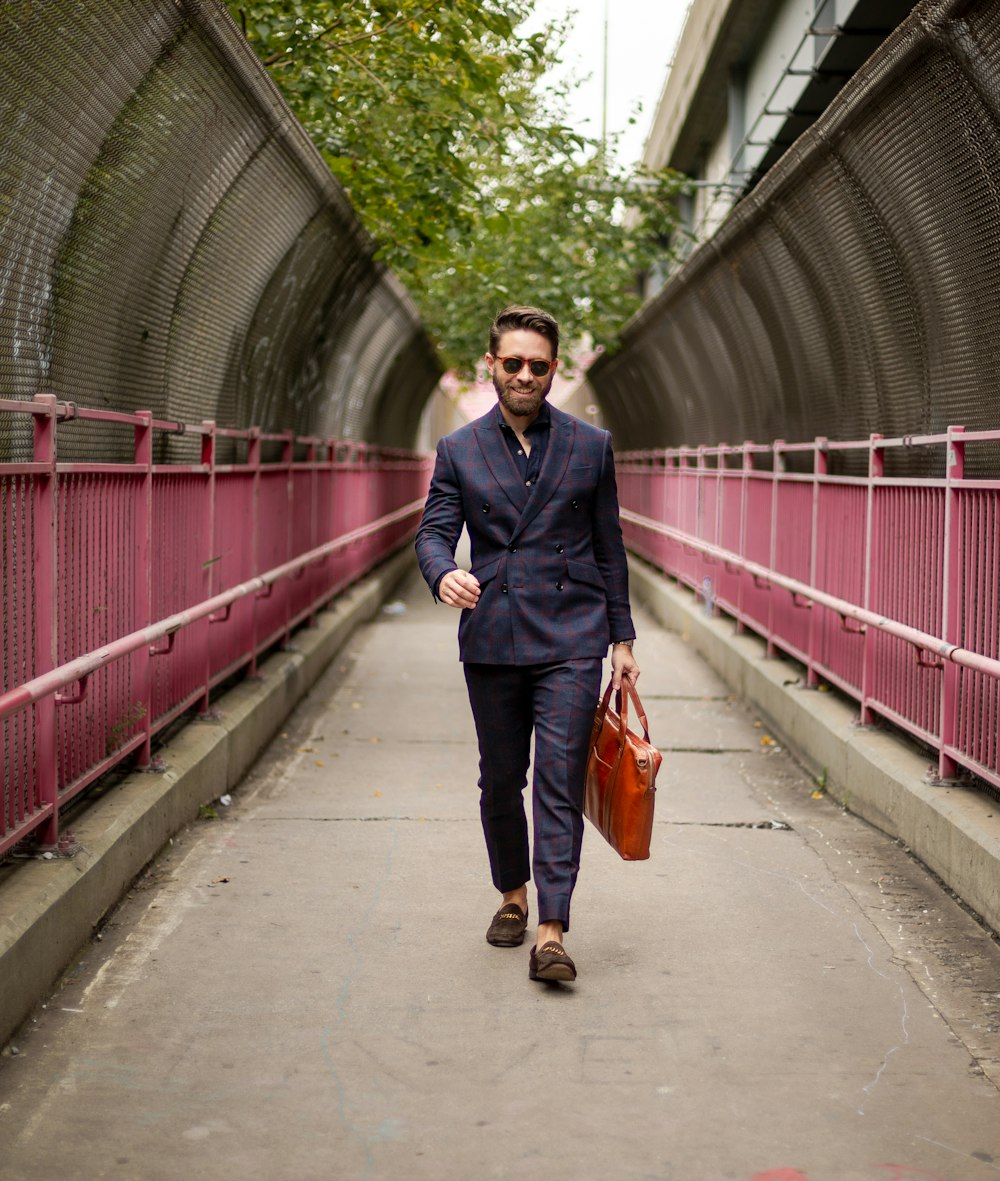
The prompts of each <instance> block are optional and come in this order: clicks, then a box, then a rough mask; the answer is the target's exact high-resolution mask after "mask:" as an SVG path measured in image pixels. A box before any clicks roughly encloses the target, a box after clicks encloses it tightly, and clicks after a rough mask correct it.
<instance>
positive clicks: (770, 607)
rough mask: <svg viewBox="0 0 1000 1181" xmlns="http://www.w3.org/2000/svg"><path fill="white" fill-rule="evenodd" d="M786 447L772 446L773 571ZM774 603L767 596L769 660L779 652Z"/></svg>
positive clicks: (781, 441)
mask: <svg viewBox="0 0 1000 1181" xmlns="http://www.w3.org/2000/svg"><path fill="white" fill-rule="evenodd" d="M784 445H785V440H784V439H775V440H774V443H773V444H772V445H771V457H772V458H771V544H770V556H769V558H768V565H769V566H770V568H771V569H772V570H777V569H778V508H779V504H778V500H779V496H778V490H779V488H780V486H781V475H782V473H783V472H784V470H785V457H784V456H783V455H782V453H781V449H782V448H783V447H784ZM769 585H770V584H769ZM774 601H775V596H774V595H773V594H769V595H768V596H767V655H768V657H769V658H770V657H772V656H774V655H775V653H776V652H777V648H776V647H775V644H774Z"/></svg>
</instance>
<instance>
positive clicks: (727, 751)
mask: <svg viewBox="0 0 1000 1181" xmlns="http://www.w3.org/2000/svg"><path fill="white" fill-rule="evenodd" d="M659 749H660V750H662V751H664V752H665V753H667V754H672V755H754V754H757V753H758V750H757V747H755V746H726V747H722V746H661V747H660V748H659Z"/></svg>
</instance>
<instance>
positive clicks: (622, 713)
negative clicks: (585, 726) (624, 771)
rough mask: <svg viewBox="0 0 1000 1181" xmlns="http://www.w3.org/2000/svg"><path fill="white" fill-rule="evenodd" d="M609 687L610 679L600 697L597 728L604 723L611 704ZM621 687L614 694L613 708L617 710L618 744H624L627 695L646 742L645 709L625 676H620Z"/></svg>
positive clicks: (626, 720)
mask: <svg viewBox="0 0 1000 1181" xmlns="http://www.w3.org/2000/svg"><path fill="white" fill-rule="evenodd" d="M611 687H612V681H610V680H609V681H608V687H607V689H605V690H604V697H603V698H602V699H601V706H600V713H599V715H598V717H599V723H598V728H600V726H603V725H604V719H605V717H606V715H607V712H608V706H609V705H610V704H611ZM622 689H624V692H622ZM622 689H619V690H618V692H617V693H616V694H615V709H617V711H618V745H619V746H624V745H625V731H626V730H627V729H628V699H629V697H631V698H632V703H633V705H634V706H635V713H636V717H637V718H638V719H639V722H640V724H641V725H642V734H643V738H644V739H645V740H646V742H649V741H650V738H649V722H648V721H647V720H646V711H645V710H644V709H643V708H642V702H641V701H640V700H639V694H638V693H637V692H636V690H635V686H634V685H633V684H632V682H631V681H630V680H629V679H628V678H627V677H622Z"/></svg>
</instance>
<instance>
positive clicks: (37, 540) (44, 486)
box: [33, 394, 59, 848]
mask: <svg viewBox="0 0 1000 1181" xmlns="http://www.w3.org/2000/svg"><path fill="white" fill-rule="evenodd" d="M35 401H36V402H38V403H41V404H42V405H43V406H45V408H46V413H45V414H36V415H35V416H34V429H35V438H34V456H33V458H34V461H35V463H44V464H45V465H46V466H47V468H48V471H47V472H46V473H45V474H44V475H42V474H36V475H35V476H34V477H33V482H34V494H35V495H34V501H35V503H34V554H33V559H34V566H35V674H34V675H35V676H36V677H38V676H41V675H42V674H43V673H47V672H51V671H52V669H54V668H55V667H56V666H57V664H58V663H59V659H58V639H57V634H58V633H57V627H58V621H57V619H56V613H55V604H56V592H57V583H58V579H59V570H58V560H57V555H58V545H57V536H56V531H57V527H58V523H57V511H58V476H57V474H56V398H55V395H54V394H36V395H35ZM34 710H35V754H36V763H35V774H36V775H37V785H36V790H37V799H38V803H39V806H40V808H41V809H43V810H46V811H48V816H47V819H46V820H45V822H44V823H43V824H42V825H41V826H40V827H39V828H38V829H37V830H36V831H37V836H36V840H37V842H38V844H39V845H41V846H42V847H43V848H54V847H55V845H56V844H57V843H58V840H59V765H58V752H57V749H56V740H57V734H56V699H55V695H54V694H52V693H50V694H48V695H47V696H46V697H43V698H42V700H41V701H39V702H37V703H36V705H35V706H34Z"/></svg>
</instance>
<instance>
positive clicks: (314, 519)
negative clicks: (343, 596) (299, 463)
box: [305, 439, 320, 627]
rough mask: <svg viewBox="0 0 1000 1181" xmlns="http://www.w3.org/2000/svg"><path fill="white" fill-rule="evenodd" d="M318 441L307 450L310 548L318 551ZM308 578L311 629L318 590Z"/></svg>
mask: <svg viewBox="0 0 1000 1181" xmlns="http://www.w3.org/2000/svg"><path fill="white" fill-rule="evenodd" d="M316 450H317V449H316V441H315V440H314V439H311V440H310V441H309V446H308V448H307V449H306V462H307V463H308V464H309V548H310V549H316V547H317V546H318V545H319V544H320V536H319V484H320V480H319V468H318V466H317V464H318V462H319V456H318V455H317V453H316ZM305 577H306V578H308V579H310V582H311V583H313V585H312V586H311V588H310V589H309V592H308V594H309V605H310V608H311V610H310V611H309V621H308V626H309V627H315V626H316V590H315V580H314V579H313V577H312V575H311V574H308V573H307V574H306V575H305Z"/></svg>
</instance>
